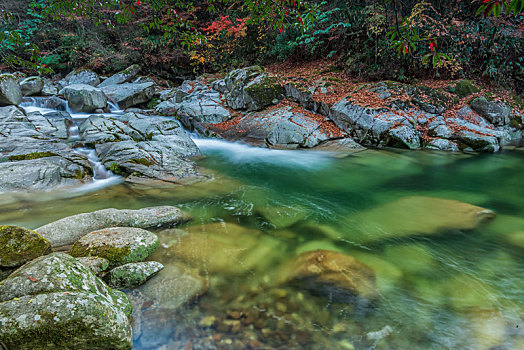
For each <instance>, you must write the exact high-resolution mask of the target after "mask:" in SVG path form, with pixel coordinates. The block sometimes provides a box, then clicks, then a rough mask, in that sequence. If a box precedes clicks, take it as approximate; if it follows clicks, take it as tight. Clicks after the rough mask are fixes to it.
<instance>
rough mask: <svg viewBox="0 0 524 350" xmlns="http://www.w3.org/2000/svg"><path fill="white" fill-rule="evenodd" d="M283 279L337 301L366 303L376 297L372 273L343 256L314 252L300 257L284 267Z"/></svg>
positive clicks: (334, 253)
mask: <svg viewBox="0 0 524 350" xmlns="http://www.w3.org/2000/svg"><path fill="white" fill-rule="evenodd" d="M283 280H284V281H285V282H286V283H290V284H292V285H294V286H296V287H297V288H300V289H307V290H309V291H311V292H313V293H315V294H320V295H323V296H325V297H327V298H329V299H331V300H333V301H336V302H353V301H355V300H357V301H358V302H366V301H370V300H373V299H375V298H376V297H377V296H378V290H377V287H376V284H375V273H374V272H373V270H372V269H371V268H370V267H368V266H367V265H365V264H363V263H361V262H360V261H358V260H356V259H355V258H353V257H352V256H349V255H346V254H344V253H338V252H333V251H329V250H314V251H309V252H305V253H302V254H300V255H299V256H297V257H296V258H295V259H294V260H293V261H292V262H291V263H290V264H289V266H287V267H286V270H285V273H284V277H283Z"/></svg>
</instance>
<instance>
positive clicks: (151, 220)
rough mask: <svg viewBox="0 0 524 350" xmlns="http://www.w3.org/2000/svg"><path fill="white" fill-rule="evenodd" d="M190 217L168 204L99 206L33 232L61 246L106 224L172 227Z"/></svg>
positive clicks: (108, 225) (54, 245)
mask: <svg viewBox="0 0 524 350" xmlns="http://www.w3.org/2000/svg"><path fill="white" fill-rule="evenodd" d="M190 219H191V217H190V216H189V215H188V214H186V213H184V212H183V211H181V210H180V209H178V208H176V207H170V206H163V207H150V208H143V209H138V210H129V209H123V210H118V209H102V210H97V211H94V212H91V213H83V214H77V215H73V216H68V217H66V218H63V219H60V220H58V221H55V222H52V223H49V224H47V225H44V226H42V227H39V228H37V229H36V230H35V231H36V232H38V233H39V234H41V235H42V236H43V237H45V238H46V239H48V240H49V241H50V242H51V244H52V246H53V247H60V246H64V245H69V244H73V243H74V242H76V241H77V240H79V239H80V238H81V237H82V236H84V235H86V234H88V233H89V232H93V231H97V230H100V229H103V228H105V227H113V226H126V227H138V228H154V227H172V226H176V225H178V224H181V223H184V222H187V221H189V220H190Z"/></svg>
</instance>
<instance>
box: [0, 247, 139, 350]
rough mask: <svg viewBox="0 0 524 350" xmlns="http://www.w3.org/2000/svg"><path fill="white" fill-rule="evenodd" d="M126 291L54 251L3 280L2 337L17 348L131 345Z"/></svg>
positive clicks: (0, 287)
mask: <svg viewBox="0 0 524 350" xmlns="http://www.w3.org/2000/svg"><path fill="white" fill-rule="evenodd" d="M129 312H130V304H129V300H128V299H127V297H126V296H125V295H124V294H123V293H121V292H117V291H113V290H111V289H110V288H107V287H106V286H105V285H104V283H103V282H102V281H101V280H99V279H98V278H97V277H96V276H94V275H93V273H92V272H91V271H90V270H88V269H87V268H86V267H85V266H83V265H82V264H81V263H79V262H77V261H76V260H75V259H73V258H71V257H70V256H68V255H66V254H63V253H53V254H51V255H47V256H44V257H41V258H38V259H36V260H33V261H32V262H31V263H29V264H27V265H25V266H23V267H22V268H20V269H19V270H17V271H16V272H15V273H13V274H11V276H10V277H9V278H7V279H6V280H4V281H2V282H0V326H1V327H0V342H1V343H2V344H4V345H6V346H7V347H8V348H16V349H56V348H61V349H92V348H100V349H131V347H132V335H131V326H130V324H129V320H128V318H127V314H128V313H129Z"/></svg>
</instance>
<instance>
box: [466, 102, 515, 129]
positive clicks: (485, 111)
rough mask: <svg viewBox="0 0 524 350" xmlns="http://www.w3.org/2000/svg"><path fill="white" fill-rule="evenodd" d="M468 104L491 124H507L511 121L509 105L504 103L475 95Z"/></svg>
mask: <svg viewBox="0 0 524 350" xmlns="http://www.w3.org/2000/svg"><path fill="white" fill-rule="evenodd" d="M470 106H471V108H473V110H474V111H475V112H477V113H478V114H480V115H481V116H483V117H484V118H486V119H487V120H489V121H490V122H491V123H492V124H493V125H497V126H499V125H500V126H502V125H507V124H509V122H510V121H511V118H510V114H511V107H510V106H508V105H507V104H505V103H502V102H497V101H489V100H488V99H486V97H477V98H475V99H473V100H472V101H471V102H470Z"/></svg>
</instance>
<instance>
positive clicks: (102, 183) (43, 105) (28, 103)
mask: <svg viewBox="0 0 524 350" xmlns="http://www.w3.org/2000/svg"><path fill="white" fill-rule="evenodd" d="M48 101H49V99H48V98H42V97H29V98H24V102H22V103H21V104H20V107H22V108H23V109H24V110H25V111H26V113H30V112H39V113H41V114H42V115H45V114H47V113H52V112H56V111H65V112H67V113H69V114H70V115H71V118H72V119H73V123H72V124H71V125H70V126H69V128H68V141H69V142H71V143H74V144H75V145H76V146H78V147H75V148H74V151H75V152H76V153H77V154H79V155H82V156H84V157H86V158H87V161H88V162H89V164H90V165H91V168H92V169H93V182H91V183H88V184H85V185H84V186H81V187H79V188H77V189H75V190H74V192H88V191H93V190H97V189H100V188H103V187H107V186H110V185H114V184H117V183H120V182H122V178H121V177H120V176H116V175H114V174H113V173H112V172H111V171H110V170H108V169H106V167H105V166H104V164H103V163H102V162H101V161H100V159H99V158H98V156H97V154H96V151H95V150H94V149H91V148H86V147H82V146H81V144H82V138H81V136H80V132H79V130H78V124H77V123H80V122H82V121H84V120H85V119H87V118H88V117H89V116H90V115H91V114H86V113H76V112H73V111H72V110H71V109H70V108H69V106H68V104H67V102H65V101H63V102H62V103H61V104H60V105H59V106H58V108H49V104H48V103H49V102H48ZM109 107H110V113H105V114H104V115H105V116H115V115H118V114H120V113H121V112H122V111H121V110H120V109H119V108H118V105H116V104H114V103H112V102H110V103H109Z"/></svg>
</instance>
